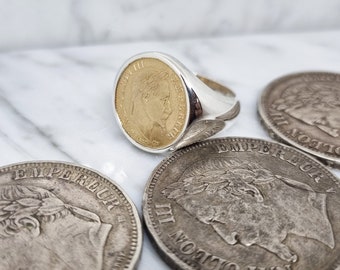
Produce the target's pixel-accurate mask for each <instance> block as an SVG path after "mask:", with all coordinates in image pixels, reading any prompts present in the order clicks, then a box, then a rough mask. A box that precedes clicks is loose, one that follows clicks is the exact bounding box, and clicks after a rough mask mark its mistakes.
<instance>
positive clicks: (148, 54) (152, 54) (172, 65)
mask: <svg viewBox="0 0 340 270" xmlns="http://www.w3.org/2000/svg"><path fill="white" fill-rule="evenodd" d="M142 58H152V59H157V60H159V61H161V62H163V63H164V64H165V65H167V66H168V67H169V68H170V69H172V71H173V72H175V73H176V75H177V76H178V78H179V80H180V81H181V84H182V91H184V95H185V103H186V116H185V121H184V125H183V128H182V130H181V132H180V133H179V134H178V135H177V138H176V139H175V140H174V141H172V142H171V143H170V144H169V145H166V146H164V147H160V148H151V147H147V146H144V145H142V144H140V143H138V142H137V141H135V140H134V139H133V138H132V137H131V136H130V135H129V134H128V133H127V132H126V130H125V129H124V127H123V124H122V121H121V120H120V118H119V115H118V111H117V108H116V92H117V87H118V82H119V80H120V77H121V76H122V74H123V72H124V71H125V69H126V68H127V67H128V66H129V65H130V64H131V63H133V62H134V61H137V60H140V59H142ZM113 89H114V91H113V96H112V103H113V112H114V115H115V118H116V121H117V123H118V126H119V128H120V129H121V130H122V132H123V133H124V135H125V137H126V138H127V139H128V140H129V141H130V142H131V143H132V144H133V145H135V146H137V147H138V148H140V149H142V150H144V151H147V152H150V153H164V152H166V151H167V150H168V149H170V148H171V146H172V145H174V144H176V143H177V142H178V141H179V140H180V139H181V138H182V136H183V135H184V133H185V130H186V128H187V127H188V125H189V122H190V95H189V93H188V89H187V86H186V84H185V82H184V80H183V77H182V75H181V72H180V68H179V67H177V65H176V63H175V62H174V61H172V60H171V57H170V56H168V55H166V54H164V53H160V52H145V53H140V54H137V55H134V56H132V57H131V58H129V59H128V60H127V61H125V63H124V64H123V65H122V66H121V67H120V69H119V71H118V73H117V76H116V78H115V82H114V88H113Z"/></svg>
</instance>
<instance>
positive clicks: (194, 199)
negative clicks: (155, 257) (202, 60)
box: [143, 138, 340, 270]
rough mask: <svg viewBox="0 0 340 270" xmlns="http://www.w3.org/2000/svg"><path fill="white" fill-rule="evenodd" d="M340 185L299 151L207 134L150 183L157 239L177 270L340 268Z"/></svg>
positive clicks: (149, 207)
mask: <svg viewBox="0 0 340 270" xmlns="http://www.w3.org/2000/svg"><path fill="white" fill-rule="evenodd" d="M339 207H340V182H339V180H338V179H337V178H336V177H334V176H333V175H332V174H331V173H330V172H329V171H328V170H327V169H326V167H325V166H323V165H322V164H321V163H319V162H318V161H316V160H315V159H312V158H310V157H309V156H308V155H306V154H304V153H303V152H301V151H298V150H296V149H294V148H292V147H288V146H285V145H282V144H279V143H273V142H268V141H264V140H259V139H251V138H224V139H223V138H221V139H215V140H207V141H204V142H199V143H197V144H194V145H191V146H188V147H186V148H183V149H180V150H178V151H176V152H175V153H173V154H172V155H171V156H169V157H168V158H166V159H165V160H163V162H161V163H160V164H159V165H158V167H157V168H156V169H155V170H154V172H153V173H152V175H151V177H150V179H149V182H148V183H147V186H146V188H145V193H144V200H143V216H144V221H145V224H146V227H147V229H148V232H149V234H150V237H151V239H152V240H153V241H154V242H155V245H156V246H157V248H158V250H159V251H160V253H161V255H162V256H163V258H164V259H165V260H166V261H167V262H168V263H169V264H170V265H171V267H172V268H175V269H216V270H224V269H240V270H241V269H242V270H243V269H244V270H257V269H276V270H293V269H294V270H296V269H298V270H306V269H318V270H331V269H338V268H337V267H340V255H339V254H340V245H339V243H340V212H339Z"/></svg>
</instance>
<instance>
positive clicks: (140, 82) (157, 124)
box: [114, 58, 189, 150]
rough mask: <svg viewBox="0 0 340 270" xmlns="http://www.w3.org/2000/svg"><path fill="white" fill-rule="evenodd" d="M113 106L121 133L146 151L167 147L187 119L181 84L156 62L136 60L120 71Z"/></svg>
mask: <svg viewBox="0 0 340 270" xmlns="http://www.w3.org/2000/svg"><path fill="white" fill-rule="evenodd" d="M114 102H115V108H116V111H117V114H118V117H119V119H120V122H121V125H122V127H123V129H124V131H125V132H126V133H127V134H128V136H129V137H130V138H131V139H132V140H134V141H135V142H137V143H138V144H140V145H142V146H143V147H146V148H151V149H158V150H160V149H164V148H166V147H168V146H170V145H171V144H172V143H173V142H175V141H176V140H177V139H178V138H179V137H180V136H181V134H182V133H183V131H184V130H185V128H186V125H187V122H188V118H189V117H188V113H187V108H188V105H187V96H186V90H185V88H184V85H183V83H182V80H181V79H180V77H179V76H178V75H177V74H176V73H175V72H174V71H173V69H172V68H170V67H169V66H168V65H167V64H165V63H164V62H162V61H160V60H158V59H156V58H139V59H137V60H135V61H133V62H131V63H130V64H129V65H128V66H127V67H126V68H125V69H124V70H123V71H122V73H121V75H120V77H119V79H118V82H117V87H116V94H115V101H114Z"/></svg>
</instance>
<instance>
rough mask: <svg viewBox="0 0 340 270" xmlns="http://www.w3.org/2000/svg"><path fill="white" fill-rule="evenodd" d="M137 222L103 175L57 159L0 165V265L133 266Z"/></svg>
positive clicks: (130, 207)
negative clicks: (53, 160)
mask: <svg viewBox="0 0 340 270" xmlns="http://www.w3.org/2000/svg"><path fill="white" fill-rule="evenodd" d="M141 241H142V236H141V225H140V221H139V218H138V214H137V211H136V208H135V206H134V205H133V203H132V202H131V200H130V199H128V198H127V196H126V194H125V193H124V192H123V191H122V190H121V189H120V188H118V187H117V186H116V185H115V184H113V183H112V182H110V181H109V180H108V179H107V178H106V177H104V176H103V175H101V174H99V173H97V172H94V171H92V170H90V169H88V168H85V167H81V166H78V165H72V164H67V163H61V162H28V163H19V164H13V165H9V166H6V167H2V168H0V258H1V259H0V269H37V270H38V269H91V270H92V269H134V266H135V265H136V263H137V261H138V258H139V254H140V250H141Z"/></svg>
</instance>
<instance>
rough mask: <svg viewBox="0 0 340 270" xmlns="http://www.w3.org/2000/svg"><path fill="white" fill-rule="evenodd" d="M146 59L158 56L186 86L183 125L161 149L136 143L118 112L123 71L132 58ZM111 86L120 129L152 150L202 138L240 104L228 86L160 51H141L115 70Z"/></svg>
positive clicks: (230, 116) (173, 147) (213, 131)
mask: <svg viewBox="0 0 340 270" xmlns="http://www.w3.org/2000/svg"><path fill="white" fill-rule="evenodd" d="M146 58H151V59H158V60H160V61H161V62H163V63H165V64H166V65H167V66H169V67H170V69H172V71H173V72H175V74H176V75H177V76H178V77H179V78H180V80H181V84H182V86H183V89H185V90H184V91H185V100H186V101H185V102H186V105H187V106H186V107H187V110H186V113H185V119H184V122H185V123H184V128H183V130H181V131H180V134H179V135H178V136H177V138H176V139H175V140H174V141H173V142H172V143H171V144H169V145H167V146H166V147H161V148H152V147H148V146H145V145H142V144H140V143H138V142H137V141H136V140H135V139H134V138H132V137H131V136H130V135H129V134H128V132H127V131H126V130H125V128H124V127H123V123H122V122H123V121H122V119H121V118H120V117H119V114H118V112H117V104H116V92H117V87H118V83H119V80H120V79H121V76H122V73H123V72H124V71H125V70H126V69H127V68H128V67H129V65H130V64H131V63H133V62H134V61H138V60H139V59H146ZM114 89H115V90H114V94H113V105H114V106H113V107H114V114H115V117H116V120H117V122H118V124H119V126H120V128H121V130H122V131H123V133H124V134H125V136H126V137H127V138H128V139H129V141H130V142H131V143H133V144H134V145H135V146H137V147H138V148H140V149H142V150H145V151H148V152H152V153H162V152H166V151H169V150H170V151H174V150H176V149H179V148H181V147H184V146H186V145H189V144H192V143H195V142H197V141H200V140H204V139H206V138H208V137H210V136H212V135H214V134H216V133H217V132H219V131H220V130H222V129H223V128H224V127H225V121H228V120H231V119H233V118H235V117H236V116H237V115H238V113H239V111H240V103H239V101H238V100H237V99H236V97H235V94H234V93H233V92H232V91H231V90H230V89H228V88H227V87H224V86H222V85H220V84H218V83H216V82H214V81H211V80H209V79H207V78H204V77H201V76H198V75H195V74H194V73H193V72H191V71H190V70H189V69H187V68H186V67H185V66H184V65H183V64H182V63H181V62H179V61H178V60H177V59H176V58H174V57H172V56H170V55H167V54H164V53H159V52H146V53H141V54H138V55H136V56H133V57H131V58H130V59H128V60H127V61H126V62H125V63H124V64H123V66H122V67H121V69H120V70H119V72H118V75H117V77H116V79H115V83H114Z"/></svg>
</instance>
